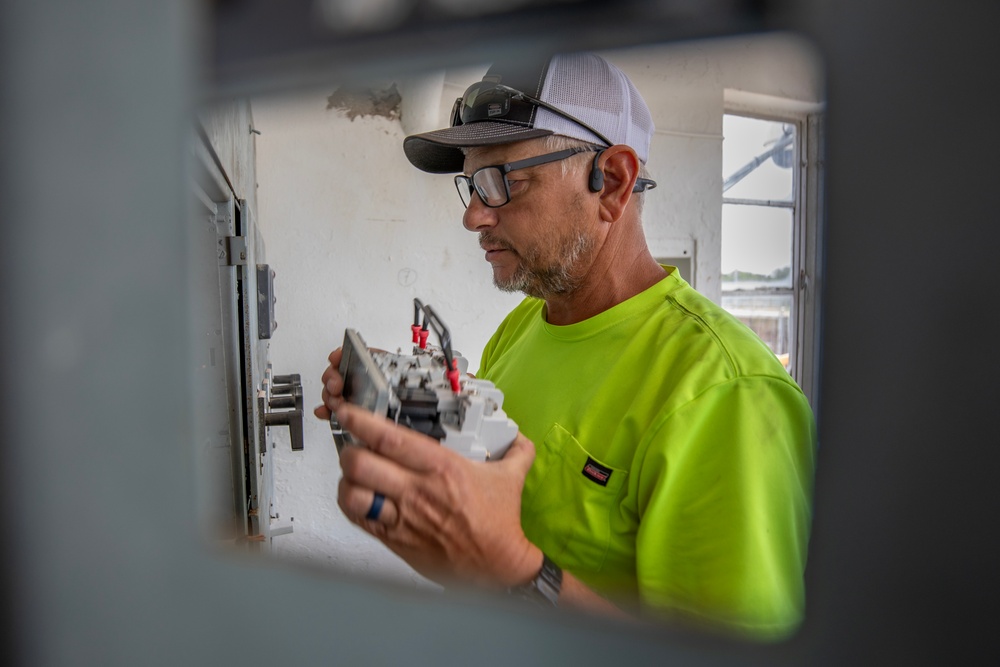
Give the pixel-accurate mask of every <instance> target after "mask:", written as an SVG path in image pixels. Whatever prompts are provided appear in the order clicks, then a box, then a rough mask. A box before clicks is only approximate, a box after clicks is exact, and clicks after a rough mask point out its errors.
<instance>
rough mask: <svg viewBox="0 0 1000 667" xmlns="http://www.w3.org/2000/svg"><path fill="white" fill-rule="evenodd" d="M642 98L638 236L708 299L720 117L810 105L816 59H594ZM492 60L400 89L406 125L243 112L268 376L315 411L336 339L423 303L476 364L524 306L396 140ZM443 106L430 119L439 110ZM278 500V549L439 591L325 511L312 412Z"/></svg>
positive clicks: (683, 52) (736, 43) (269, 101)
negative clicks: (267, 316)
mask: <svg viewBox="0 0 1000 667" xmlns="http://www.w3.org/2000/svg"><path fill="white" fill-rule="evenodd" d="M605 55H607V56H608V57H609V59H611V60H612V61H613V62H615V63H616V64H618V65H619V66H620V67H622V69H624V70H625V71H626V72H627V73H628V74H629V75H630V76H631V77H632V78H633V81H634V82H635V83H636V86H637V87H638V88H639V90H640V91H641V92H642V93H643V95H644V96H645V97H646V99H647V102H648V103H649V106H650V108H651V110H652V112H653V118H654V122H655V124H656V127H657V132H656V136H655V137H654V140H653V145H652V147H651V156H650V160H649V164H648V167H649V169H650V172H651V174H652V177H653V178H654V179H655V180H656V181H657V182H658V187H657V188H656V189H655V190H652V191H651V192H650V193H649V194H648V195H647V201H646V207H645V214H644V218H645V228H646V233H647V237H648V239H649V243H650V247H651V250H652V251H653V254H654V255H665V254H671V253H672V252H673V251H674V249H675V248H677V247H683V246H691V247H694V249H695V252H696V265H695V287H696V288H697V289H699V290H700V291H702V292H703V293H704V294H706V295H707V296H709V297H710V298H712V299H715V300H718V299H719V296H720V285H719V281H718V276H719V272H720V262H721V250H720V239H719V234H720V228H721V205H722V194H721V191H722V173H721V171H722V167H721V164H722V116H723V112H724V108H725V104H727V101H726V100H727V99H728V100H729V103H730V104H733V103H734V102H733V100H734V99H735V100H742V101H744V102H746V101H747V100H750V101H752V102H753V101H756V102H760V101H761V100H764V101H768V102H769V103H781V101H782V100H785V101H787V100H792V101H793V102H795V103H803V104H809V105H815V104H816V103H817V102H819V101H821V100H822V78H821V71H820V67H819V63H818V59H817V57H816V55H815V54H814V53H813V52H812V51H811V50H810V49H809V48H808V46H807V45H804V44H803V43H801V42H800V41H798V40H796V39H791V38H788V37H784V36H780V35H775V36H767V37H758V38H754V39H747V38H741V39H737V40H727V41H723V42H714V43H691V44H686V45H673V46H671V47H669V48H666V49H664V48H655V49H654V48H642V49H634V50H630V51H628V52H616V53H609V54H605ZM485 69H486V65H482V66H471V67H463V68H461V69H455V70H449V71H447V72H444V73H440V72H438V73H432V74H429V75H427V76H426V77H422V78H420V79H411V80H407V81H399V82H397V84H398V87H399V89H400V91H401V94H402V96H403V101H402V105H401V106H402V118H401V119H389V118H385V117H371V116H360V117H356V118H355V119H354V120H350V119H349V118H347V117H346V116H345V115H343V114H341V113H340V112H338V111H336V110H328V109H327V100H326V98H327V96H328V95H330V94H331V93H332V92H333V89H330V90H317V91H312V92H308V93H302V94H299V95H297V96H295V97H284V98H280V99H277V98H266V99H255V100H253V101H252V107H253V117H254V122H255V127H256V129H258V130H259V131H260V132H261V135H260V136H258V137H257V159H258V164H257V179H258V187H259V190H258V202H259V220H260V227H261V230H262V233H263V234H264V237H265V239H266V243H267V256H268V261H269V262H270V264H271V266H272V267H273V268H274V270H275V271H276V272H277V277H276V279H275V292H276V294H277V298H278V303H277V307H276V313H277V320H278V323H279V326H278V329H277V331H276V332H275V335H274V337H273V339H272V342H271V360H272V363H273V366H274V370H275V372H276V373H290V372H298V373H301V374H302V376H303V388H304V391H305V394H306V397H307V406H308V407H309V408H310V410H311V407H312V406H314V405H317V404H318V403H319V396H320V382H319V376H320V374H321V373H322V371H323V368H324V367H325V365H326V363H325V359H326V356H327V354H328V353H329V352H330V351H331V350H332V349H334V348H335V347H337V346H339V345H340V343H341V341H342V339H343V332H344V328H345V327H353V328H356V329H358V330H359V331H361V333H362V335H363V336H364V337H365V338H366V341H367V342H368V344H369V345H372V346H377V347H383V348H388V349H395V348H396V347H400V346H403V347H406V346H407V345H408V344H409V342H408V341H409V339H408V335H409V324H410V320H411V317H412V299H413V297H419V298H421V299H422V300H423V301H424V302H425V303H429V304H431V305H432V306H434V308H435V310H437V312H438V313H439V315H440V316H441V318H442V319H443V320H444V321H445V323H446V324H447V325H448V326H449V328H450V329H451V332H452V340H453V345H454V346H455V348H456V349H457V350H458V351H460V352H462V353H463V354H464V355H465V356H466V357H468V358H469V360H470V369H472V370H475V369H476V368H477V367H478V365H479V356H480V354H481V352H482V348H483V346H484V345H485V343H486V341H487V340H488V338H489V336H490V335H491V334H492V332H493V330H494V328H495V326H496V325H497V324H498V323H499V322H500V320H501V319H502V317H503V316H504V314H505V313H506V312H507V311H508V310H509V309H510V308H511V307H513V306H514V305H515V304H516V303H517V302H518V301H519V300H520V297H519V296H517V295H510V294H503V293H500V292H497V291H496V290H495V289H494V288H493V287H492V284H491V282H490V276H491V272H490V269H489V266H488V264H487V263H486V262H485V260H484V259H483V256H482V252H481V251H480V249H479V247H478V244H477V242H476V237H475V235H473V234H471V233H469V232H468V231H466V230H465V229H464V228H463V227H462V224H461V215H462V206H461V203H460V201H459V199H458V196H457V194H456V193H455V189H454V185H453V183H452V179H451V178H450V177H447V176H432V175H429V174H424V173H422V172H420V171H418V170H416V169H414V168H413V167H412V166H411V165H410V164H409V162H408V161H407V160H406V158H405V157H404V156H403V153H402V141H403V138H404V137H405V136H406V135H407V134H412V133H414V132H421V131H425V130H430V129H437V128H439V127H444V126H445V125H446V124H447V116H448V113H449V112H450V110H451V104H452V102H453V101H454V99H455V98H456V97H458V96H460V95H461V94H462V92H463V91H464V89H465V88H466V87H467V86H468V85H469V84H470V83H472V82H473V81H476V80H478V79H479V78H480V77H481V76H482V73H483V72H484V71H485ZM434 100H437V101H438V103H439V106H438V108H437V109H436V110H434V109H430V110H428V109H429V107H432V106H433V101H434ZM276 439H277V441H278V443H279V445H278V446H279V452H278V454H277V456H276V459H275V496H276V500H277V505H278V511H279V512H280V513H281V514H282V517H283V518H284V517H294V522H293V525H294V532H293V533H292V534H290V535H285V536H281V537H278V538H275V553H276V554H278V555H279V556H281V557H286V558H291V559H301V560H305V561H307V562H309V563H310V564H312V565H319V566H330V567H334V568H337V569H338V570H341V571H346V572H349V573H356V574H358V575H361V576H373V577H379V578H388V579H389V580H391V581H398V582H404V583H406V584H413V585H417V586H425V585H426V586H432V585H431V584H429V582H426V581H425V580H423V579H422V578H421V577H420V576H419V575H417V574H416V573H414V572H413V571H412V570H410V568H409V567H408V566H406V565H405V563H403V562H402V561H401V560H399V559H398V558H396V557H395V556H394V555H393V554H391V553H390V552H388V550H387V549H385V548H384V547H383V546H382V545H381V544H379V543H378V542H376V541H375V540H374V539H372V538H369V537H368V536H367V534H365V533H364V532H363V531H361V530H360V529H359V528H357V527H355V526H353V525H352V524H350V523H349V522H348V521H347V520H346V519H345V518H344V517H343V516H342V514H341V512H340V510H339V508H338V507H337V504H336V495H337V482H338V480H339V478H340V470H339V466H338V462H337V455H336V451H335V449H334V446H333V442H332V439H331V436H330V431H329V426H328V424H326V423H324V422H321V421H319V420H317V419H315V418H312V417H307V419H306V424H305V441H306V447H305V451H304V452H300V453H293V452H291V451H290V449H289V446H288V443H287V436H286V435H284V432H283V431H282V430H279V431H278V432H277V434H276Z"/></svg>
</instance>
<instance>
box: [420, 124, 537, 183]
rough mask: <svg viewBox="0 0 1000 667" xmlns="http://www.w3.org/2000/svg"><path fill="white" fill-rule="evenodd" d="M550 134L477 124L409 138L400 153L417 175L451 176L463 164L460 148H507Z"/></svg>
mask: <svg viewBox="0 0 1000 667" xmlns="http://www.w3.org/2000/svg"><path fill="white" fill-rule="evenodd" d="M550 134H552V131H551V130H536V129H533V128H530V127H524V126H523V125H512V124H510V123H497V122H492V121H481V122H478V123H468V124H466V125H458V126H457V127H449V128H446V129H443V130H435V131H434V132H424V133H423V134H414V135H411V136H409V137H406V139H404V140H403V152H404V153H405V154H406V158H407V159H408V160H409V161H410V162H411V163H412V164H413V166H414V167H416V168H417V169H420V170H421V171H426V172H430V173H432V174H455V173H458V172H460V171H462V169H463V166H464V164H465V156H464V155H463V154H462V151H461V149H462V148H466V147H470V146H494V145H499V144H510V143H514V142H515V141H524V140H526V139H536V138H538V137H546V136H548V135H550Z"/></svg>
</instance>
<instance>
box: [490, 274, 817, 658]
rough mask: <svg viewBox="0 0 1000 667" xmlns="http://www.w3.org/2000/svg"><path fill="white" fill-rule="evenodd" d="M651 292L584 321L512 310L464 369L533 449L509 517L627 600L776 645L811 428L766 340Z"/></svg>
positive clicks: (568, 565)
mask: <svg viewBox="0 0 1000 667" xmlns="http://www.w3.org/2000/svg"><path fill="white" fill-rule="evenodd" d="M666 268H667V269H668V271H669V272H670V274H669V275H668V276H667V277H666V278H664V279H663V280H662V281H660V282H659V283H657V284H656V285H654V286H653V287H650V288H649V289H647V290H646V291H644V292H642V293H641V294H638V295H636V296H635V297H633V298H631V299H629V300H628V301H626V302H624V303H621V304H618V305H617V306H615V307H613V308H611V309H610V310H607V311H605V312H603V313H600V314H599V315H597V316H595V317H592V318H590V319H588V320H586V321H584V322H580V323H577V324H572V325H569V326H553V325H550V324H548V323H547V322H545V315H544V314H545V304H544V302H543V301H541V300H538V299H533V298H527V299H525V300H524V301H523V302H522V303H521V304H520V305H518V306H517V308H515V309H514V310H513V311H512V312H511V313H510V314H509V315H508V316H507V318H506V319H505V320H504V321H503V323H502V324H501V325H500V327H499V329H498V330H497V332H496V333H495V334H494V335H493V337H492V338H491V340H490V342H489V344H488V345H487V347H486V349H485V350H484V352H483V359H482V364H481V367H480V369H479V372H478V375H479V376H480V377H484V378H486V379H489V380H491V381H493V382H494V383H495V384H496V385H497V386H498V387H499V388H500V389H501V390H502V391H503V392H504V410H505V411H506V412H507V414H508V415H509V416H510V417H511V418H512V419H514V421H516V422H517V423H518V425H519V427H520V429H521V431H522V432H523V433H524V434H525V435H526V436H527V437H528V438H529V439H531V440H532V441H533V442H534V443H535V447H536V451H537V456H536V459H535V463H534V464H533V466H532V468H531V471H530V472H529V474H528V478H527V480H526V483H525V487H524V493H523V496H522V511H521V523H522V526H523V528H524V531H525V533H526V534H527V536H528V538H529V539H530V540H531V541H532V542H533V543H534V544H535V545H537V546H538V547H539V548H540V549H542V551H544V552H545V553H546V554H548V556H549V557H550V558H551V559H552V560H553V561H555V562H556V563H557V564H559V565H560V566H561V567H562V568H563V569H564V570H566V571H569V572H572V573H573V574H574V575H575V576H577V577H578V578H579V579H581V580H582V581H583V582H584V583H586V584H587V585H589V586H590V587H592V588H593V589H594V590H596V591H598V592H600V593H602V594H604V595H606V596H608V597H609V598H611V599H614V600H617V601H619V602H621V603H623V604H625V605H626V606H628V605H632V604H636V603H638V604H640V605H641V607H642V609H643V610H645V611H652V612H653V613H664V614H667V615H680V616H683V617H687V618H694V619H697V620H701V621H706V622H709V623H711V624H713V625H716V626H721V627H723V628H727V629H729V630H731V631H735V632H737V633H739V634H743V635H747V636H750V637H754V638H759V639H778V638H782V637H784V636H787V635H788V634H790V633H791V632H792V631H793V630H794V629H795V628H796V627H797V626H798V624H799V622H800V621H801V618H802V613H803V607H804V597H805V596H804V586H803V571H804V569H805V563H806V546H807V541H808V534H809V526H810V518H811V503H812V482H813V466H814V455H815V446H816V430H815V425H814V420H813V416H812V411H811V409H810V408H809V404H808V402H807V401H806V398H805V396H804V395H803V393H802V391H801V390H800V389H799V387H798V386H797V385H796V384H795V382H794V381H793V380H792V379H791V378H790V377H789V375H788V373H787V372H786V371H785V369H784V368H783V367H782V366H781V364H780V363H779V362H778V360H777V359H776V357H775V356H774V354H773V353H772V352H771V351H770V350H769V349H768V348H767V346H766V345H765V344H764V343H763V342H762V341H761V340H760V339H759V338H758V337H757V336H756V335H755V334H754V333H753V332H752V331H750V329H748V328H747V327H745V326H744V325H743V324H742V323H740V322H739V321H738V320H736V319H735V318H734V317H732V316H731V315H729V314H728V313H727V312H726V311H724V310H723V309H721V308H720V307H718V306H716V305H715V304H714V303H712V302H711V301H710V300H708V299H707V298H705V297H704V296H702V295H701V294H699V293H698V292H696V291H695V290H694V289H692V288H691V287H690V286H689V285H688V284H687V283H686V282H685V281H684V280H683V279H681V278H680V276H679V275H678V274H677V272H676V270H675V269H673V268H672V267H666Z"/></svg>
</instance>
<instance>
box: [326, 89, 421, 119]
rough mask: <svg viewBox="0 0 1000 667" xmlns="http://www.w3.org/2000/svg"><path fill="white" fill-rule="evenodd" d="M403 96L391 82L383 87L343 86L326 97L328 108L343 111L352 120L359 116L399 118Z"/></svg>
mask: <svg viewBox="0 0 1000 667" xmlns="http://www.w3.org/2000/svg"><path fill="white" fill-rule="evenodd" d="M402 101H403V98H402V97H401V96H400V94H399V90H397V89H396V84H395V83H391V84H389V86H388V87H386V88H382V89H375V88H351V87H348V86H341V87H340V88H338V89H337V90H336V91H334V93H333V94H332V95H330V96H329V97H327V98H326V108H327V110H328V111H329V110H330V109H336V110H337V111H342V112H344V114H345V115H346V116H347V117H348V118H350V119H351V120H352V121H353V120H354V119H355V118H357V117H358V116H384V117H385V118H388V119H389V120H398V119H399V115H400V103H401V102H402Z"/></svg>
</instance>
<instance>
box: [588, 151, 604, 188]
mask: <svg viewBox="0 0 1000 667" xmlns="http://www.w3.org/2000/svg"><path fill="white" fill-rule="evenodd" d="M603 152H604V151H597V155H595V156H594V166H593V167H591V169H590V191H591V192H600V191H601V190H603V189H604V172H603V171H601V168H600V167H598V166H597V161H598V160H600V159H601V153H603Z"/></svg>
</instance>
